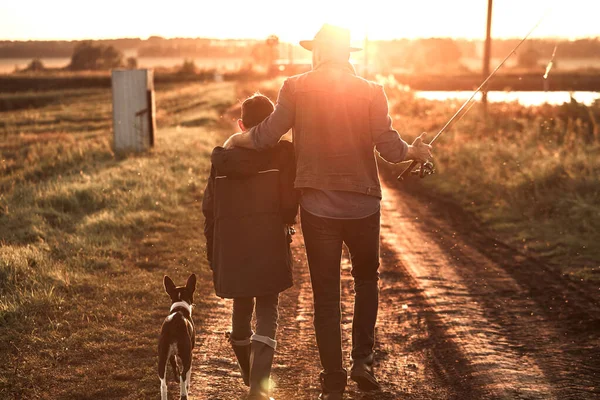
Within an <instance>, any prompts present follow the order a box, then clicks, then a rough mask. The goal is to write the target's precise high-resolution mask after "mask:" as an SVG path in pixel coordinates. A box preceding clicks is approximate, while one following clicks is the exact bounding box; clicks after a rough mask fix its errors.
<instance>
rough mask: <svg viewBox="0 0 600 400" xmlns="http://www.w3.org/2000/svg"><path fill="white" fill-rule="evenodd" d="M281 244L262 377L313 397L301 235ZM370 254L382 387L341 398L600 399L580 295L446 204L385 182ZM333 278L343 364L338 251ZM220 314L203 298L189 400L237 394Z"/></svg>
mask: <svg viewBox="0 0 600 400" xmlns="http://www.w3.org/2000/svg"><path fill="white" fill-rule="evenodd" d="M384 181H386V180H384ZM293 246H294V247H293V254H294V261H295V269H294V278H295V286H294V287H293V288H292V289H290V290H288V291H286V292H284V293H283V294H282V296H281V300H280V328H279V332H278V352H277V355H276V359H275V365H274V370H273V381H274V385H275V389H274V391H273V397H274V398H275V399H278V400H281V399H284V400H287V399H316V398H317V396H318V393H319V391H318V372H319V369H320V367H319V361H318V352H317V349H316V343H315V340H314V334H313V328H312V293H311V290H310V279H309V275H308V268H307V265H306V256H305V252H304V246H303V240H302V235H301V232H299V233H298V234H297V236H296V237H295V238H294V245H293ZM381 249H382V254H381V263H382V264H381V282H380V288H381V303H380V314H379V319H378V325H377V346H376V354H377V374H378V376H379V378H380V379H381V381H382V382H383V388H382V390H381V391H380V392H375V393H361V392H359V391H358V390H357V388H356V386H355V385H354V384H353V383H352V382H350V383H349V385H348V392H347V396H346V398H347V399H353V400H358V399H361V400H370V399H373V400H375V399H382V400H388V399H389V400H392V399H523V400H524V399H557V400H563V399H595V398H600V361H598V360H600V306H599V302H598V296H590V295H589V294H588V293H590V292H589V288H587V290H583V289H582V288H581V287H580V286H579V285H577V284H576V283H575V282H572V281H570V280H567V279H566V278H564V277H562V276H560V274H558V273H556V272H555V271H553V270H552V269H550V268H548V267H546V266H544V265H542V264H540V263H538V262H536V261H535V260H532V259H529V258H526V257H524V256H522V255H520V254H518V253H517V252H515V251H514V250H512V249H510V248H508V247H507V246H505V245H503V244H502V243H500V242H497V241H495V240H493V239H490V238H489V236H486V234H485V233H483V232H481V231H480V230H479V229H478V228H477V227H475V226H473V224H472V222H471V220H470V219H469V217H468V215H465V214H464V213H462V212H461V211H459V210H456V209H454V208H453V207H452V206H450V205H446V204H444V203H441V202H432V201H431V200H429V199H427V198H424V197H423V196H422V195H414V194H410V193H409V192H403V189H402V188H399V187H398V186H397V183H395V182H394V181H393V180H387V181H386V182H384V201H383V202H382V240H381ZM342 270H343V277H342V288H343V291H342V292H343V304H342V308H343V313H344V314H343V315H344V317H343V327H344V346H345V350H346V352H345V355H346V357H347V358H348V357H349V355H348V350H349V349H350V337H351V334H350V327H351V320H352V319H351V318H352V305H353V303H352V279H351V276H350V264H349V260H348V257H347V254H345V255H344V258H343V264H342ZM208 283H209V282H206V283H205V284H208ZM206 294H207V295H210V294H209V291H206ZM205 305H206V306H207V307H205ZM230 306H231V305H230V303H229V301H225V300H218V299H216V298H214V299H212V300H210V299H206V300H205V302H204V305H203V306H202V309H203V311H202V310H200V311H198V312H204V313H206V315H205V317H204V321H203V325H202V326H199V327H198V334H199V338H200V345H199V347H198V349H197V352H196V359H195V361H194V373H193V378H192V382H193V383H192V388H193V390H192V395H193V397H192V398H194V399H240V398H243V394H244V393H245V388H244V387H243V385H242V383H241V379H240V377H239V373H238V372H237V370H236V366H235V363H234V360H233V353H232V352H231V350H230V349H229V346H228V343H227V341H226V340H225V332H226V331H227V330H228V329H229V326H230V321H229V313H230V311H229V310H230ZM346 364H347V365H346V366H347V367H349V360H348V361H347V363H346Z"/></svg>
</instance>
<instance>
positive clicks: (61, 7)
mask: <svg viewBox="0 0 600 400" xmlns="http://www.w3.org/2000/svg"><path fill="white" fill-rule="evenodd" d="M494 3H495V4H494V21H493V30H492V34H493V36H494V37H521V36H523V35H524V34H525V33H527V31H529V29H531V27H533V25H535V23H536V22H537V20H539V19H540V18H541V16H542V15H544V13H545V11H546V10H548V9H549V7H550V6H549V5H551V4H554V5H553V6H552V7H551V11H550V14H548V16H547V17H546V19H545V20H544V21H543V23H542V25H540V27H539V29H538V30H537V31H536V33H535V35H534V37H541V36H553V37H566V38H579V37H590V36H592V37H600V23H599V22H598V16H599V15H600V1H598V0H568V1H560V0H557V1H551V0H495V1H494ZM486 9H487V1H486V0H367V1H360V2H359V1H348V0H345V1H342V0H331V1H330V0H297V1H286V0H250V1H249V0H216V1H214V0H195V1H192V0H171V1H161V2H157V1H152V0H143V1H142V0H118V1H117V0H105V1H90V2H88V1H84V0H77V1H74V0H50V1H49V0H0V40H1V39H5V40H6V39H8V40H28V39H98V38H117V37H141V38H147V37H148V36H151V35H159V36H164V37H198V36H200V37H216V38H244V37H249V38H264V37H266V36H268V35H269V34H273V33H274V34H277V35H279V36H280V37H281V38H282V39H283V40H293V41H296V40H300V39H305V38H312V36H313V35H314V33H315V32H316V31H317V30H318V28H319V27H320V25H321V24H322V23H323V22H325V21H327V22H331V23H335V24H337V25H343V26H346V27H349V28H350V29H352V34H353V38H354V39H356V40H360V39H362V38H363V37H364V35H365V32H368V34H369V37H372V38H374V39H391V38H397V37H409V38H412V37H432V36H438V37H439V36H454V37H464V38H481V37H483V36H484V34H485V18H486Z"/></svg>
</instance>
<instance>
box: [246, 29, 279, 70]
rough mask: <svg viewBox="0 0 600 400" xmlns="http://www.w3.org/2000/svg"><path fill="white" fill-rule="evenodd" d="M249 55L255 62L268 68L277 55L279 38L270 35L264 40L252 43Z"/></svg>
mask: <svg viewBox="0 0 600 400" xmlns="http://www.w3.org/2000/svg"><path fill="white" fill-rule="evenodd" d="M250 57H251V58H252V60H253V61H254V62H255V63H256V64H258V65H261V66H263V67H266V68H267V69H268V68H270V67H271V65H272V64H273V62H274V61H275V60H276V59H277V58H278V57H279V38H278V37H277V36H275V35H271V36H269V37H268V38H267V39H266V40H265V41H264V42H258V43H256V44H254V46H252V50H251V52H250Z"/></svg>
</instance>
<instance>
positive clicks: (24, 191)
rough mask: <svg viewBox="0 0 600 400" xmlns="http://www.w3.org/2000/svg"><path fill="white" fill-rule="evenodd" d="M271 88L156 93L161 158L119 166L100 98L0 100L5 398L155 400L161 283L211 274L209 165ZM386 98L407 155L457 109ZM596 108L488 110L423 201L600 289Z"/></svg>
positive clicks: (446, 158)
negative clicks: (459, 210) (206, 195)
mask: <svg viewBox="0 0 600 400" xmlns="http://www.w3.org/2000/svg"><path fill="white" fill-rule="evenodd" d="M279 84H280V81H276V82H270V83H268V84H263V85H261V87H257V86H255V85H253V84H248V85H241V84H235V83H221V84H206V85H204V84H187V85H176V84H173V85H163V86H159V87H158V90H157V110H158V113H157V118H158V127H159V133H158V135H157V145H156V148H155V149H153V150H152V151H150V152H149V153H147V154H143V155H128V156H122V155H115V154H114V153H113V152H112V150H111V140H112V138H111V125H112V123H111V105H110V90H108V89H106V90H105V89H88V90H68V91H55V92H47V93H44V94H43V95H37V94H27V95H19V96H17V97H15V98H11V96H10V95H0V102H4V104H5V105H6V109H7V110H10V111H5V112H2V113H0V114H1V118H0V121H1V122H0V398H2V399H4V398H7V399H20V398H25V397H27V398H32V399H37V398H40V399H41V398H43V399H55V398H60V399H86V398H89V399H91V398H94V399H114V398H130V399H134V398H135V399H138V398H146V397H153V396H155V395H156V394H157V393H158V392H157V389H158V387H157V385H156V384H157V382H156V377H155V371H154V368H155V364H156V362H155V361H156V351H155V346H156V336H157V332H158V329H159V325H160V321H161V319H162V318H163V317H164V313H165V311H166V308H167V307H168V304H167V303H168V301H167V299H166V295H165V294H164V293H163V289H162V275H163V274H164V273H165V271H166V272H167V273H169V274H170V275H173V277H174V279H175V281H176V283H180V282H183V280H184V279H185V278H186V277H187V275H188V274H189V273H190V272H195V273H196V274H200V275H202V274H206V276H208V274H209V273H210V272H209V269H208V266H207V265H206V260H205V257H204V248H203V246H204V244H203V237H202V234H201V230H202V226H201V223H202V218H201V216H200V210H199V201H200V199H201V195H202V190H203V188H204V184H205V177H206V175H207V173H208V170H209V160H208V155H209V152H210V150H211V149H212V147H213V146H214V145H216V144H219V143H221V141H222V140H223V138H224V135H226V134H228V133H231V127H230V122H232V121H231V119H232V118H234V117H235V113H234V114H230V113H228V110H230V109H231V107H232V106H235V104H236V103H237V100H238V99H242V98H244V97H245V96H247V95H249V94H251V93H252V92H254V91H255V90H257V89H260V90H261V91H262V92H264V93H266V94H267V95H269V96H270V97H271V98H275V97H276V93H277V89H278V87H279ZM387 91H388V94H389V97H390V100H391V103H392V108H391V110H392V114H393V117H394V124H395V127H396V128H397V129H398V130H399V131H400V132H407V134H406V135H405V138H406V139H410V138H412V137H414V135H416V134H418V133H420V132H421V131H423V130H425V131H429V132H434V131H436V129H438V128H439V127H440V126H441V125H443V123H444V122H445V120H446V119H447V118H448V117H449V116H450V115H452V114H453V112H454V110H455V109H456V108H457V107H458V104H454V103H452V102H433V101H425V100H418V99H415V98H414V95H413V94H412V93H410V92H404V91H402V90H401V89H400V88H395V87H394V86H393V85H389V87H388V89H387ZM31 102H33V103H34V104H33V108H30V106H29V105H30V103H31ZM599 108H600V105H598V104H596V105H595V106H593V107H583V106H580V105H576V104H570V105H565V106H561V107H550V106H548V107H546V106H544V107H538V108H524V107H521V106H518V105H515V104H495V105H492V106H491V108H490V117H489V120H488V122H487V123H485V122H484V120H482V118H481V114H480V113H478V112H477V110H476V109H473V110H472V113H471V114H470V115H469V116H468V117H466V118H465V119H464V120H463V121H462V122H461V123H460V125H459V126H457V127H456V129H455V130H453V131H452V132H451V133H449V134H448V135H446V136H445V137H444V138H443V139H442V140H440V142H439V144H437V145H436V147H435V156H436V161H437V168H438V171H439V174H438V175H434V176H433V177H430V178H429V179H427V180H425V181H423V182H422V185H423V187H424V188H425V189H427V190H428V191H429V193H431V194H433V195H434V196H437V197H441V198H444V199H450V200H451V201H453V202H456V203H458V204H460V205H461V206H463V207H464V208H466V209H467V210H469V211H471V212H472V214H473V215H474V216H475V218H477V219H479V220H480V221H481V222H482V223H483V224H484V225H485V226H487V227H488V228H490V229H492V230H493V231H494V232H495V233H496V234H497V235H498V237H499V238H500V239H501V240H503V241H506V242H508V243H510V244H512V245H513V246H515V247H518V248H519V249H520V250H522V251H524V252H526V253H528V254H532V255H535V256H538V257H543V258H544V259H546V260H548V261H549V262H552V263H554V264H555V265H557V266H559V267H560V268H562V269H563V270H564V271H565V272H566V273H570V274H573V276H574V277H576V278H578V279H579V278H581V279H594V280H598V279H600V278H599V275H600V274H599V270H600V268H599V267H600V265H599V262H600V261H599V260H600V248H599V246H598V232H599V231H600V204H599V199H600V181H599V180H598V176H600V135H599V133H598V125H597V123H596V122H594V121H598V120H599V118H600V110H599ZM391 168H394V169H396V170H398V171H399V167H391ZM208 281H210V278H208ZM201 290H203V291H204V294H206V296H203V297H200V299H199V300H197V301H198V302H209V300H210V299H211V298H212V296H211V288H209V287H207V288H202V289H201ZM207 304H208V303H207ZM132 310H150V312H144V313H139V312H132ZM197 324H200V325H201V320H199V321H197Z"/></svg>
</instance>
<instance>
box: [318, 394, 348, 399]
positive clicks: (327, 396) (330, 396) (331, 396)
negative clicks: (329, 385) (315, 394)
mask: <svg viewBox="0 0 600 400" xmlns="http://www.w3.org/2000/svg"><path fill="white" fill-rule="evenodd" d="M343 398H344V392H330V393H321V394H320V395H319V400H342V399H343Z"/></svg>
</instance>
